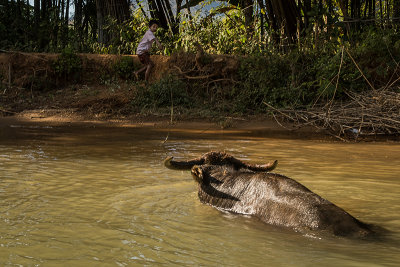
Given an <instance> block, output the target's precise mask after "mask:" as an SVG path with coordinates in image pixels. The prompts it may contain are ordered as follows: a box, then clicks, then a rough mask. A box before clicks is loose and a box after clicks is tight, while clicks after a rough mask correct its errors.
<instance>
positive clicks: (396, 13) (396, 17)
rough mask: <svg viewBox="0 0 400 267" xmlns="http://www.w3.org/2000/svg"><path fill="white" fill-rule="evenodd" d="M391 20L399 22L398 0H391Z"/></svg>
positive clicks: (399, 9) (399, 7)
mask: <svg viewBox="0 0 400 267" xmlns="http://www.w3.org/2000/svg"><path fill="white" fill-rule="evenodd" d="M393 18H394V20H393V22H394V23H396V24H398V25H399V24H400V0H393Z"/></svg>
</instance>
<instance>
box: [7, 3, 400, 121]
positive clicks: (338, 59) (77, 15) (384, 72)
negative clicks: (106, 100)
mask: <svg viewBox="0 0 400 267" xmlns="http://www.w3.org/2000/svg"><path fill="white" fill-rule="evenodd" d="M27 3H29V2H24V1H11V0H5V1H3V4H0V35H1V36H2V38H1V39H0V49H3V50H20V51H29V52H31V51H39V52H61V54H60V56H59V57H58V59H57V60H56V61H55V62H54V65H53V70H54V73H55V74H56V75H57V77H58V79H59V80H60V81H61V80H62V81H67V80H74V81H79V78H80V74H81V71H82V62H81V61H80V58H79V57H78V56H77V54H76V53H80V52H91V53H114V54H134V53H135V50H136V46H137V44H138V42H139V41H140V39H141V38H142V36H143V34H144V32H145V31H146V30H147V22H148V20H149V19H150V18H157V19H158V20H159V22H160V26H161V27H160V29H159V31H158V32H157V36H158V38H159V39H160V40H161V42H162V43H163V44H164V45H165V48H166V49H165V51H162V53H164V54H167V55H172V54H174V53H177V52H181V51H184V52H185V53H194V52H196V51H197V50H196V49H198V48H196V45H195V44H197V43H198V44H200V46H201V47H202V49H204V52H205V53H208V54H213V55H216V54H228V55H236V56H238V58H240V65H239V67H238V68H237V69H236V73H235V74H229V75H225V74H219V76H214V78H213V79H209V80H204V79H203V80H201V79H198V80H190V81H189V80H188V79H187V78H185V77H183V76H182V75H176V76H167V77H164V78H163V79H161V80H159V81H157V82H156V83H154V84H151V85H150V86H148V87H146V88H144V87H140V86H139V87H138V88H139V89H138V92H137V95H136V98H135V99H134V100H133V102H132V103H133V105H134V106H135V107H139V108H140V109H157V108H167V107H171V106H175V107H182V108H194V107H201V108H203V109H204V110H210V109H211V110H214V111H215V112H220V113H240V114H242V113H246V114H249V113H259V112H265V110H266V106H267V105H272V106H274V107H283V108H307V107H310V106H313V105H315V104H318V103H320V104H323V103H326V102H328V101H331V100H332V99H337V100H346V99H348V93H349V92H355V93H360V92H363V91H366V90H371V89H379V88H386V87H388V88H390V89H391V90H396V88H398V85H399V84H400V82H399V81H400V79H399V77H400V69H399V62H400V34H399V31H400V0H382V1H377V0H361V1H360V0H349V1H342V0H339V1H306V0H304V1H300V0H287V1H286V2H285V5H284V6H283V7H282V5H280V1H278V0H258V1H250V0H234V1H229V2H228V1H219V2H218V3H217V2H215V1H213V0H210V1H200V0H189V1H185V2H183V1H180V0H177V1H175V0H160V1H158V2H157V1H155V0H148V1H144V2H139V1H137V2H132V1H126V0H114V1H109V0H105V1H94V0H88V1H82V0H77V1H74V2H73V5H74V14H73V18H74V19H73V20H70V18H71V14H70V12H69V6H70V3H72V2H71V1H69V0H60V1H55V2H54V1H53V2H51V1H50V2H49V1H45V0H37V1H34V5H33V6H30V5H28V4H27ZM159 3H161V4H162V5H159ZM129 4H132V5H131V7H132V8H131V9H130V5H129ZM207 4H213V8H210V6H208V7H207ZM146 5H148V7H149V8H150V9H151V10H152V12H147V11H145V10H147V9H146V8H145V6H146ZM161 6H162V8H161ZM194 6H196V8H193V7H194ZM116 7H118V8H116ZM171 7H176V10H172V9H171ZM175 11H176V12H175ZM153 52H154V53H161V52H160V51H157V50H154V51H153ZM211 60H212V59H211V58H210V57H209V58H207V57H203V58H201V62H200V63H201V64H202V65H213V64H212V62H211ZM189 65H190V64H189ZM192 67H193V65H192V66H191V67H190V68H192ZM136 68H137V66H134V64H133V61H132V60H131V58H130V57H121V59H120V60H119V61H117V62H116V63H115V64H114V66H113V67H112V70H111V71H109V70H104V71H101V77H100V81H101V82H102V83H103V84H113V83H115V79H116V77H118V78H119V79H125V80H132V78H133V77H132V73H133V71H134V70H135V69H136ZM190 68H189V69H183V70H182V71H183V72H186V71H189V72H190ZM201 71H203V70H201ZM201 71H200V72H201ZM203 72H204V73H203V74H204V75H209V74H212V73H210V72H208V73H207V72H205V71H203ZM199 75H200V76H201V73H200V74H199ZM215 80H224V81H225V83H224V82H215ZM42 82H44V81H42ZM34 84H35V85H36V86H39V87H40V84H41V81H34ZM396 86H397V87H396Z"/></svg>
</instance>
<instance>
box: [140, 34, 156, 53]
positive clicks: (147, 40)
mask: <svg viewBox="0 0 400 267" xmlns="http://www.w3.org/2000/svg"><path fill="white" fill-rule="evenodd" d="M155 40H156V37H155V36H154V33H153V32H152V31H151V30H150V29H149V30H147V32H146V33H145V34H144V36H143V38H142V40H140V42H139V45H138V47H137V49H136V54H137V55H141V54H144V53H146V52H149V51H150V48H151V46H152V45H153V43H154V41H155Z"/></svg>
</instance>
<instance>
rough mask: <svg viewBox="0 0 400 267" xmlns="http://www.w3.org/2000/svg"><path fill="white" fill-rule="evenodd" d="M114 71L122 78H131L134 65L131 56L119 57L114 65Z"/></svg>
mask: <svg viewBox="0 0 400 267" xmlns="http://www.w3.org/2000/svg"><path fill="white" fill-rule="evenodd" d="M114 71H115V73H116V74H117V75H118V76H119V77H120V78H123V79H132V78H133V72H134V71H135V66H134V64H133V59H132V58H131V57H121V59H119V60H118V61H117V62H116V63H115V65H114Z"/></svg>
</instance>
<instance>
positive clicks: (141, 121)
mask: <svg viewBox="0 0 400 267" xmlns="http://www.w3.org/2000/svg"><path fill="white" fill-rule="evenodd" d="M226 121H229V125H225V126H224V125H222V124H221V122H220V121H217V120H216V119H215V118H195V117H191V118H183V117H181V116H179V117H176V118H173V119H172V122H171V117H170V116H161V115H160V116H155V115H140V114H135V115H131V116H125V117H119V118H99V117H96V116H95V115H94V116H91V115H89V114H79V113H76V112H75V111H74V110H71V109H40V110H26V111H23V112H21V113H19V114H14V115H12V116H5V117H1V118H0V128H4V127H27V128H29V127H82V128H87V127H90V128H96V127H97V128H111V127H112V128H117V127H123V128H138V129H139V128H140V129H141V130H145V129H148V130H149V131H158V132H165V134H166V135H168V134H171V135H186V136H190V135H192V136H200V137H207V136H216V135H224V136H231V137H239V136H245V137H254V138H258V137H262V138H278V139H279V138H284V139H305V140H323V141H335V140H336V139H335V138H334V137H332V136H330V135H329V134H328V133H327V132H325V131H321V130H316V129H315V128H313V127H303V128H298V127H297V126H296V125H294V124H287V125H285V126H282V125H280V124H279V123H277V122H276V121H275V120H273V119H272V118H268V117H261V116H251V117H250V116H249V117H246V118H243V117H241V118H239V117H237V118H233V117H229V118H226Z"/></svg>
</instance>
